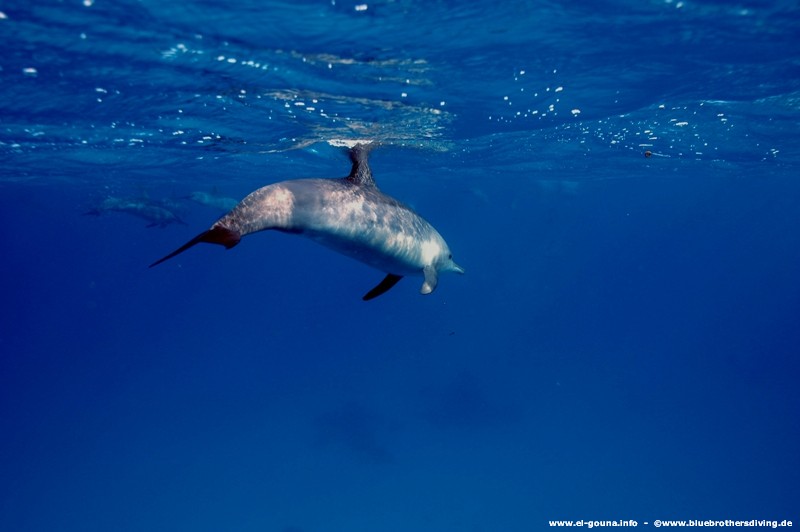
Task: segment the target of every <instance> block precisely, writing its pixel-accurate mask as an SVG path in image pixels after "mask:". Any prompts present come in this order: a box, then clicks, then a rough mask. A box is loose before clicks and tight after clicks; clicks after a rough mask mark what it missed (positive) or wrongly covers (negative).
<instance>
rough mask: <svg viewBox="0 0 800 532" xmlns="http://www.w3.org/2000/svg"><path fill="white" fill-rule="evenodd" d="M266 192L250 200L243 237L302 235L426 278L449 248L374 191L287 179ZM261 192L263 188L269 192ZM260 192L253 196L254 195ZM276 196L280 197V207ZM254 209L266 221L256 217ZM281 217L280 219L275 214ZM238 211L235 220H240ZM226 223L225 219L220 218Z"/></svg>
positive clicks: (393, 270) (423, 223)
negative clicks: (275, 233) (261, 199)
mask: <svg viewBox="0 0 800 532" xmlns="http://www.w3.org/2000/svg"><path fill="white" fill-rule="evenodd" d="M265 189H271V190H268V191H265V192H268V193H265V194H264V203H265V204H263V205H262V204H259V198H258V197H257V196H256V197H252V198H250V197H249V198H246V199H245V200H244V201H243V202H242V205H240V207H241V208H243V209H247V213H244V212H243V213H242V216H241V219H245V218H247V219H249V220H250V223H248V224H247V226H246V227H242V234H247V233H250V232H254V231H260V230H264V229H277V230H282V231H288V232H294V233H299V234H303V235H305V236H307V237H309V238H311V239H313V240H315V241H316V242H318V243H320V244H322V245H324V246H326V247H328V248H331V249H334V250H336V251H338V252H340V253H342V254H344V255H347V256H350V257H352V258H354V259H357V260H359V261H361V262H364V263H366V264H369V265H370V266H373V267H375V268H378V269H380V270H382V271H385V272H391V273H395V274H398V275H409V274H417V275H419V274H422V269H423V268H424V267H425V266H426V265H429V264H431V263H432V262H433V260H434V259H435V258H436V257H437V256H438V255H439V254H440V253H441V251H442V250H443V249H446V246H447V245H446V244H445V242H444V239H442V237H441V235H439V233H438V232H437V231H436V230H435V229H434V228H433V227H432V226H431V225H430V224H429V223H428V222H426V221H425V220H424V219H423V218H422V217H420V216H419V215H418V214H416V213H415V212H414V211H412V210H411V209H409V208H408V207H406V206H405V205H403V204H402V203H400V202H398V201H397V200H394V199H393V198H390V197H389V196H386V195H385V194H383V193H381V192H380V191H379V190H377V189H375V188H364V187H358V186H354V185H352V184H350V183H348V182H346V181H344V180H333V179H303V180H296V181H285V182H283V183H279V184H276V185H271V186H270V187H265ZM265 189H262V190H265ZM256 194H258V192H256V193H254V196H255V195H256ZM275 198H281V199H280V201H281V205H280V207H279V208H276V207H277V206H276V205H275ZM254 211H260V212H264V213H265V217H263V218H262V217H258V216H256V217H253V216H252V214H253V213H254ZM276 212H279V213H281V215H280V216H279V217H278V218H276V216H275V213H276ZM236 214H237V213H236V210H234V212H232V213H231V216H234V217H237V216H236ZM221 221H222V220H221Z"/></svg>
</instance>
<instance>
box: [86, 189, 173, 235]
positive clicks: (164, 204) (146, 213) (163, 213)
mask: <svg viewBox="0 0 800 532" xmlns="http://www.w3.org/2000/svg"><path fill="white" fill-rule="evenodd" d="M105 212H125V213H128V214H132V215H133V216H137V217H139V218H142V219H144V220H147V221H148V222H150V223H149V224H147V227H166V226H167V225H169V224H172V223H179V224H184V225H185V222H184V221H183V220H181V218H180V216H178V214H177V212H176V209H175V208H174V206H173V205H171V203H170V202H169V201H168V200H162V201H153V200H151V199H150V198H148V197H147V196H144V197H140V198H117V197H114V196H109V197H107V198H105V199H103V201H102V202H100V203H99V204H97V205H96V206H94V207H92V208H91V209H90V210H89V211H87V212H86V213H84V214H90V215H95V216H99V215H100V214H103V213H105Z"/></svg>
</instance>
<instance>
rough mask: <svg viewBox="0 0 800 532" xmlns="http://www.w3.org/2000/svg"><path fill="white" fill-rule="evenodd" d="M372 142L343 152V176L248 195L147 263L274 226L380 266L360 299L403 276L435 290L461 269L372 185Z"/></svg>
mask: <svg viewBox="0 0 800 532" xmlns="http://www.w3.org/2000/svg"><path fill="white" fill-rule="evenodd" d="M372 147H373V144H356V145H355V146H353V147H352V148H350V150H349V156H350V161H351V162H352V169H351V170H350V175H348V176H347V177H345V178H341V179H294V180H288V181H281V182H279V183H275V184H272V185H267V186H265V187H262V188H259V189H258V190H256V191H255V192H252V193H250V194H249V195H248V196H247V197H245V198H244V199H243V200H242V201H241V202H239V204H238V205H237V206H236V207H234V208H233V210H231V211H230V212H229V213H228V214H226V215H224V216H223V217H222V218H220V219H219V220H217V222H215V223H214V224H213V225H212V226H211V228H210V229H209V230H207V231H204V232H202V233H200V234H199V235H197V236H196V237H194V238H193V239H191V240H190V241H188V242H187V243H186V244H184V245H183V246H181V247H179V248H178V249H176V250H175V251H173V252H172V253H170V254H169V255H167V256H165V257H163V258H161V259H159V260H157V261H155V262H154V263H153V264H151V265H150V267H151V268H152V267H153V266H156V265H158V264H161V263H162V262H164V261H165V260H167V259H170V258H172V257H174V256H175V255H178V254H179V253H182V252H184V251H186V250H187V249H189V248H190V247H192V246H194V245H195V244H198V243H200V242H207V243H210V244H220V245H222V246H225V248H227V249H230V248H232V247H233V246H235V245H236V244H238V243H239V240H241V238H242V237H243V236H245V235H249V234H250V233H256V232H258V231H265V230H267V229H274V230H276V231H281V232H284V233H293V234H299V235H303V236H306V237H308V238H311V239H312V240H314V241H316V242H318V243H320V244H322V245H323V246H326V247H328V248H331V249H333V250H335V251H338V252H339V253H342V254H344V255H347V256H348V257H352V258H354V259H356V260H359V261H361V262H363V263H366V264H368V265H370V266H373V267H375V268H377V269H379V270H382V271H384V272H386V277H385V278H384V279H383V280H382V281H381V282H380V283H378V285H377V286H375V287H374V288H373V289H372V290H370V291H369V292H367V293H366V294H365V295H364V297H363V298H362V299H363V300H364V301H368V300H370V299H374V298H376V297H378V296H379V295H381V294H384V293H385V292H386V291H388V290H389V289H390V288H392V287H393V286H394V285H395V284H397V282H398V281H400V279H402V278H403V277H404V276H407V275H421V276H423V278H424V281H423V283H422V287H421V288H420V293H422V294H430V293H431V292H433V291H434V290H435V289H436V285H437V284H438V281H439V273H441V272H456V273H464V270H463V268H461V267H460V266H459V265H457V264H456V263H455V262H453V255H452V253H451V252H450V248H449V247H448V246H447V243H446V242H445V241H444V238H442V236H441V235H440V234H439V233H438V231H436V229H434V228H433V226H432V225H431V224H429V223H428V222H427V221H425V220H424V219H423V218H422V217H421V216H420V215H418V214H417V213H416V212H414V211H413V210H412V209H411V208H409V207H407V206H405V205H403V204H402V203H400V202H399V201H397V200H396V199H394V198H392V197H390V196H387V195H386V194H384V193H382V192H381V191H380V190H378V187H377V186H376V185H375V180H374V179H373V177H372V171H371V170H370V168H369V164H368V161H367V158H368V155H369V152H370V150H371V149H372Z"/></svg>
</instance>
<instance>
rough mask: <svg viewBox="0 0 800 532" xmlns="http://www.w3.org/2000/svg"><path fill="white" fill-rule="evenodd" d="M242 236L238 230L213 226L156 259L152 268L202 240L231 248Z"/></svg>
mask: <svg viewBox="0 0 800 532" xmlns="http://www.w3.org/2000/svg"><path fill="white" fill-rule="evenodd" d="M241 238H242V236H241V235H240V234H239V233H238V232H237V231H231V230H230V229H226V228H224V227H218V226H217V227H212V228H211V229H209V230H208V231H205V232H203V233H200V234H199V235H197V236H196V237H194V238H193V239H191V240H189V241H188V242H187V243H185V244H184V245H182V246H181V247H179V248H178V249H176V250H175V251H173V252H172V253H170V254H169V255H167V256H166V257H163V258H160V259H158V260H157V261H155V262H154V263H153V264H151V265H150V267H151V268H152V267H153V266H157V265H159V264H161V263H162V262H164V261H165V260H167V259H171V258H172V257H174V256H175V255H178V254H180V253H183V252H184V251H186V250H187V249H189V248H190V247H192V246H194V245H195V244H199V243H200V242H207V243H209V244H220V245H222V246H225V248H226V249H230V248H232V247H233V246H235V245H236V244H238V243H239V240H241Z"/></svg>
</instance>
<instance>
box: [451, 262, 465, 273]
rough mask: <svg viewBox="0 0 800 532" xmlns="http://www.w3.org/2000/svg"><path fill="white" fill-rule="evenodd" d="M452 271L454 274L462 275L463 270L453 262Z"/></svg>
mask: <svg viewBox="0 0 800 532" xmlns="http://www.w3.org/2000/svg"><path fill="white" fill-rule="evenodd" d="M453 271H454V272H456V273H460V274H462V275H463V274H464V268H462V267H461V266H459V265H458V264H456V263H455V262H454V263H453Z"/></svg>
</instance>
